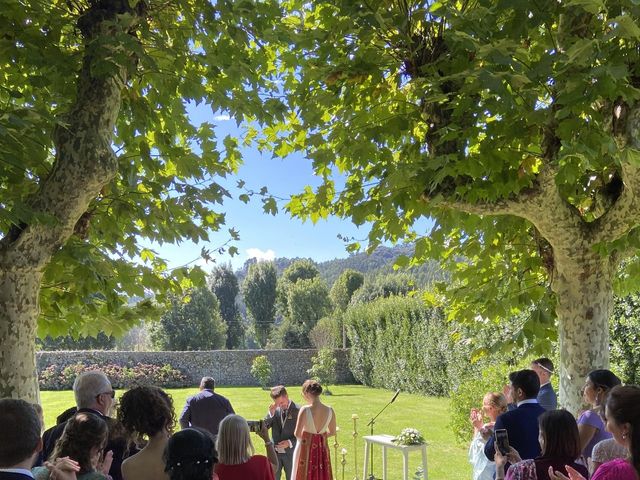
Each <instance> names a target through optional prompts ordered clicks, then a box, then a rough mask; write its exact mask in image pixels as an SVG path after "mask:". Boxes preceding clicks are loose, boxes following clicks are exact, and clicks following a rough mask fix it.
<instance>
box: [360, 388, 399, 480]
mask: <svg viewBox="0 0 640 480" xmlns="http://www.w3.org/2000/svg"><path fill="white" fill-rule="evenodd" d="M398 395H400V390H396V393H395V395H394V396H393V398H392V399H391V400H390V401H389V403H387V404H386V405H385V406H384V407H382V410H380V411H379V412H378V413H377V415H376V416H375V417H373V418H372V419H371V420H369V423H367V427H371V436H373V426H374V425H375V423H376V419H377V418H378V417H379V416H380V414H381V413H382V412H384V411H385V409H386V408H387V407H388V406H389V405H391V404H392V403H393V402H395V401H396V398H398ZM367 480H376V476H375V475H374V474H373V446H372V447H371V474H370V475H369V478H368V479H367Z"/></svg>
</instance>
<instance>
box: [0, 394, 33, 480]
mask: <svg viewBox="0 0 640 480" xmlns="http://www.w3.org/2000/svg"><path fill="white" fill-rule="evenodd" d="M41 431H42V426H41V424H40V418H39V417H38V414H37V413H36V411H35V409H34V408H33V406H32V405H31V404H30V403H27V402H25V401H24V400H15V399H10V398H3V399H0V480H30V479H33V476H32V475H31V467H32V466H33V463H34V462H35V460H36V458H37V457H38V453H40V450H42V439H41V438H40V432H41Z"/></svg>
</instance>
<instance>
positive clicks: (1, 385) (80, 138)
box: [0, 0, 133, 401]
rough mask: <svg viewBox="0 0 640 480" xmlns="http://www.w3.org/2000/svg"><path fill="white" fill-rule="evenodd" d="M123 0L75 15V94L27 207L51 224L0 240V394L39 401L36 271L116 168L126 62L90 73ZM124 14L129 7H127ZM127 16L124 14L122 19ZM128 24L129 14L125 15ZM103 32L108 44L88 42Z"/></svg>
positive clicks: (17, 230)
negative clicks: (79, 53) (79, 55)
mask: <svg viewBox="0 0 640 480" xmlns="http://www.w3.org/2000/svg"><path fill="white" fill-rule="evenodd" d="M127 5H128V4H127V2H122V1H118V0H103V1H101V2H96V3H95V4H94V6H93V7H91V8H90V9H89V10H88V11H87V12H85V13H84V14H83V15H82V16H81V17H80V18H79V20H78V27H79V29H80V30H81V32H82V34H83V37H84V43H85V51H84V58H83V66H82V70H81V72H80V74H79V76H78V79H77V85H78V88H77V92H78V93H77V98H76V100H75V103H74V104H73V106H72V108H71V110H70V112H69V113H68V114H67V115H65V117H64V118H61V119H60V120H61V122H60V124H59V125H58V126H57V127H56V129H55V132H54V139H53V140H54V145H55V149H56V156H55V160H54V164H53V168H52V170H51V173H50V174H49V176H48V177H47V178H46V179H45V180H44V181H43V182H42V184H41V185H40V188H39V190H38V192H37V193H36V194H35V195H34V196H33V197H32V198H31V199H30V201H29V202H28V203H29V206H30V207H31V209H32V210H33V211H34V212H36V213H38V214H40V215H41V216H45V217H48V218H49V219H51V222H46V223H42V222H39V221H37V220H34V221H33V222H31V223H29V224H22V225H19V226H15V227H14V228H13V229H11V230H10V231H9V232H8V233H7V235H6V236H5V237H4V238H2V239H1V240H0V339H1V343H0V397H13V398H24V399H26V400H30V401H37V400H38V396H39V395H38V386H37V375H36V365H35V335H36V328H37V321H38V315H39V304H38V296H39V291H40V282H41V279H42V273H43V271H44V269H45V267H46V265H47V263H48V262H49V261H50V259H51V256H52V255H53V254H54V253H55V252H56V251H57V250H58V249H59V248H60V247H61V246H62V245H64V243H65V242H66V241H67V240H68V239H69V237H70V236H71V235H72V234H73V230H74V226H75V224H76V222H77V221H78V219H79V218H80V216H81V215H82V214H83V213H84V212H85V211H86V210H87V207H88V206H89V202H91V200H92V199H94V198H95V197H96V196H97V195H98V194H99V192H100V190H101V189H102V187H103V186H104V185H105V184H107V183H108V182H110V181H111V179H112V178H113V177H114V176H115V174H116V172H117V168H118V161H117V158H116V156H115V154H114V152H113V150H112V148H111V143H112V138H113V132H114V127H115V122H116V118H117V116H118V113H119V109H120V103H121V95H120V94H121V90H122V88H123V87H124V82H125V79H126V77H127V71H128V68H127V65H121V66H120V67H119V68H118V69H117V70H119V71H116V72H113V71H111V73H102V74H99V75H96V74H95V73H94V72H96V71H100V70H99V69H96V68H95V67H96V65H98V64H99V62H100V61H101V60H102V59H104V58H106V57H111V61H113V58H114V57H112V55H111V54H112V53H114V52H115V51H116V50H119V49H121V48H122V47H121V46H119V45H118V44H117V42H116V41H115V39H116V38H117V36H116V35H117V34H119V33H122V32H123V31H124V32H126V30H127V29H128V28H130V26H131V23H129V24H128V25H126V26H119V25H118V20H119V19H120V18H122V17H120V16H119V15H120V14H122V13H124V12H125V11H128V10H127V9H128V6H127ZM129 13H133V12H132V11H130V12H129ZM128 18H129V19H130V18H131V17H130V16H129V17H128ZM128 21H129V22H130V20H128ZM105 36H109V37H111V39H114V41H112V42H106V43H103V42H100V46H99V47H96V45H97V43H96V42H94V43H92V41H93V40H95V39H96V38H97V37H105Z"/></svg>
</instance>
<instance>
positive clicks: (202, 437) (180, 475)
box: [164, 428, 216, 480]
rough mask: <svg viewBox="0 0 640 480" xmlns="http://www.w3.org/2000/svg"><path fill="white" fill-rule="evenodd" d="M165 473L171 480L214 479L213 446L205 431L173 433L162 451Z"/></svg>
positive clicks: (196, 429)
mask: <svg viewBox="0 0 640 480" xmlns="http://www.w3.org/2000/svg"><path fill="white" fill-rule="evenodd" d="M164 461H165V467H164V470H165V472H166V473H167V474H168V475H169V478H170V479H171V480H211V479H212V478H213V479H215V478H216V477H214V474H213V468H214V465H215V446H214V440H213V437H212V436H211V434H210V433H209V432H207V431H206V430H201V429H199V428H185V429H184V430H180V431H179V432H176V433H174V434H173V435H172V436H171V438H169V442H168V443H167V448H166V449H165V451H164Z"/></svg>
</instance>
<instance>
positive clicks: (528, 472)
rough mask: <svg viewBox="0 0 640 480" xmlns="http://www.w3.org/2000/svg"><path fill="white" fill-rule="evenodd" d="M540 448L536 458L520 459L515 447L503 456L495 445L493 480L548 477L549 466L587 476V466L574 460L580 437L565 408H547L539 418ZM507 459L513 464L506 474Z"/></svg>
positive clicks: (535, 479) (571, 416)
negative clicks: (494, 474) (567, 467)
mask: <svg viewBox="0 0 640 480" xmlns="http://www.w3.org/2000/svg"><path fill="white" fill-rule="evenodd" d="M538 426H539V430H540V435H539V437H538V440H539V442H540V450H541V452H542V455H540V456H539V457H536V458H535V460H532V459H528V460H521V459H520V455H519V454H518V452H517V451H516V450H515V449H514V448H511V449H510V453H509V454H508V455H502V454H501V453H500V451H499V450H498V449H497V448H496V456H495V462H496V476H495V478H496V480H502V479H505V478H506V480H549V469H550V468H552V469H553V470H556V471H563V472H564V473H567V470H566V466H567V465H569V466H571V467H573V468H574V469H576V470H577V471H579V472H580V473H581V474H584V475H587V468H586V467H585V466H584V465H579V464H578V463H576V462H575V460H576V459H577V458H578V457H579V456H580V436H579V434H578V425H577V424H576V419H575V418H574V417H573V415H571V414H570V413H569V412H567V411H566V410H549V411H547V412H545V413H543V414H542V415H540V417H538ZM507 458H508V459H509V462H511V463H512V465H511V466H510V467H509V470H507V474H506V477H505V471H504V469H505V464H506V463H507Z"/></svg>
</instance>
